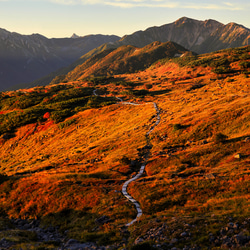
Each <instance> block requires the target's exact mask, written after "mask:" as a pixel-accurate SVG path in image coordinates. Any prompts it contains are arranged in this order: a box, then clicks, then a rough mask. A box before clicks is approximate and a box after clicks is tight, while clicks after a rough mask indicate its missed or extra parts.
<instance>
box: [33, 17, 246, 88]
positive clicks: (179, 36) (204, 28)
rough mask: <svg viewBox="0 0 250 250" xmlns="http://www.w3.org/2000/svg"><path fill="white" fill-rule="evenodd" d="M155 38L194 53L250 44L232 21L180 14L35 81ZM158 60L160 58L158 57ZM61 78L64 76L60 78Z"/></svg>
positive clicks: (105, 45)
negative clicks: (112, 50)
mask: <svg viewBox="0 0 250 250" xmlns="http://www.w3.org/2000/svg"><path fill="white" fill-rule="evenodd" d="M155 41H159V42H162V43H165V42H167V41H172V42H175V43H177V44H179V45H181V46H183V47H184V48H186V49H188V50H190V51H192V52H194V53H197V54H203V53H210V52H213V51H218V50H221V49H227V48H234V47H240V46H245V45H249V44H250V30H249V29H248V28H245V27H244V26H242V25H239V24H236V23H229V24H227V25H224V24H222V23H220V22H217V21H215V20H206V21H198V20H194V19H191V18H187V17H183V18H180V19H178V20H177V21H175V22H173V23H170V24H165V25H162V26H160V27H151V28H148V29H146V30H145V31H137V32H135V33H133V34H131V35H126V36H124V37H122V38H121V39H120V40H118V41H116V42H113V43H106V44H103V45H101V46H100V47H98V48H95V49H94V50H92V51H90V52H88V53H87V54H85V55H83V56H82V57H81V58H80V59H78V60H77V61H76V62H74V63H73V64H72V65H70V66H69V67H66V68H64V69H62V70H59V71H57V72H54V73H53V74H52V75H50V76H49V77H46V78H44V79H42V81H39V82H35V83H34V86H35V85H36V84H41V83H43V84H44V83H46V84H48V83H49V82H50V81H51V80H52V79H53V76H54V77H56V76H58V75H67V74H71V73H69V72H71V71H73V70H74V69H75V68H76V67H77V66H78V65H82V66H79V67H80V68H81V69H83V65H86V64H84V63H85V61H87V60H88V59H90V58H91V57H92V56H94V55H96V54H98V53H100V52H103V51H105V50H107V49H116V48H119V47H121V46H124V45H131V46H135V47H139V48H142V47H145V46H147V45H149V44H151V43H154V42H155ZM159 59H160V58H159ZM130 72H131V71H130ZM62 78H63V79H64V77H62Z"/></svg>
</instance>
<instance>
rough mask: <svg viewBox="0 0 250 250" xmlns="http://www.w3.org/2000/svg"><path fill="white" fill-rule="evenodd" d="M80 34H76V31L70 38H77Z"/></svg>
mask: <svg viewBox="0 0 250 250" xmlns="http://www.w3.org/2000/svg"><path fill="white" fill-rule="evenodd" d="M79 37H80V36H78V35H77V34H76V33H73V35H72V36H71V37H70V38H74V39H75V38H79Z"/></svg>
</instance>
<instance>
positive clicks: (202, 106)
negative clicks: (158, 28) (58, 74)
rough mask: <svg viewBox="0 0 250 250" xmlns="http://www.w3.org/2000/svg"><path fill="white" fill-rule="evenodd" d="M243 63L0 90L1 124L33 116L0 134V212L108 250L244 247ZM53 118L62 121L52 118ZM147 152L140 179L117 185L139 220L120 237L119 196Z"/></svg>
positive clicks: (222, 55)
mask: <svg viewBox="0 0 250 250" xmlns="http://www.w3.org/2000/svg"><path fill="white" fill-rule="evenodd" d="M249 55H250V47H249V46H248V47H243V48H237V49H229V50H223V51H218V52H214V53H211V54H204V55H200V56H195V57H194V56H192V57H182V58H174V59H169V58H168V59H164V60H160V61H158V62H156V63H154V64H153V65H151V66H150V67H149V68H147V69H146V70H143V71H138V72H136V73H132V74H120V75H113V76H112V77H104V78H103V77H93V78H91V79H88V80H81V78H80V79H76V81H75V82H70V83H68V84H66V83H65V84H63V85H55V86H54V87H53V86H50V87H46V88H37V89H35V90H33V92H32V93H17V92H8V93H7V92H6V93H2V94H1V98H2V99H1V117H3V116H4V117H5V118H7V117H8V115H11V114H12V115H13V116H14V114H18V115H19V116H20V117H21V118H22V116H21V115H24V114H26V112H29V111H30V110H31V109H32V110H33V109H34V110H42V112H41V113H39V118H40V119H39V120H37V118H35V115H34V120H32V119H31V120H29V122H26V123H25V124H24V123H22V121H23V118H22V119H21V118H16V119H20V120H17V121H19V122H17V123H18V124H19V125H18V126H13V127H10V128H11V129H10V130H8V131H10V132H11V136H10V137H9V138H7V137H4V135H5V134H3V135H2V138H1V157H0V159H1V160H0V171H1V172H0V173H1V176H0V183H1V184H0V185H1V186H0V187H1V188H0V204H1V210H0V211H1V214H2V215H3V216H5V217H6V216H8V217H14V218H18V217H21V218H39V219H41V221H42V223H44V225H53V226H54V227H55V226H57V227H58V228H59V230H60V232H61V233H63V234H65V237H66V238H67V239H69V238H74V239H77V240H78V241H82V242H87V241H92V242H96V243H97V244H99V245H113V247H114V248H119V247H122V246H124V244H125V245H126V246H127V247H131V248H134V249H136V247H137V248H139V247H143V246H147V247H150V245H156V244H158V245H159V246H161V248H163V249H170V248H172V247H176V248H180V249H183V248H184V247H185V246H188V247H198V246H199V247H201V248H207V247H211V248H214V249H216V247H217V248H218V247H221V246H223V244H225V236H227V243H228V244H229V243H230V244H231V246H234V247H243V246H244V245H245V246H246V247H247V244H249V240H248V239H249V238H248V237H249V232H250V228H249V227H250V223H249V221H248V219H247V218H249V212H250V211H249V207H250V204H249V200H250V199H249V198H250V197H249V188H250V187H249V183H250V180H249V178H250V177H249V166H250V165H249V163H250V151H249V143H250V127H249V124H250V97H249V89H250V80H249V73H250V71H249V62H250V58H249ZM219 67H223V68H225V69H227V70H223V72H218V71H216V70H215V69H218V68H219ZM53 88H55V89H57V91H56V92H55V91H53V92H52V90H53ZM94 89H96V93H97V94H98V95H99V96H98V97H96V96H93V95H92V94H93V90H94ZM33 95H34V98H32V96H33ZM26 96H27V97H29V98H27V99H26ZM115 96H116V97H122V98H123V99H124V100H125V101H133V102H136V103H138V104H140V105H136V106H135V105H124V104H122V103H120V102H119V101H118V100H117V99H116V98H115ZM12 98H13V99H12ZM19 98H20V99H19ZM17 100H19V101H20V102H17ZM152 101H154V102H156V103H157V106H158V107H159V109H160V116H161V122H160V123H159V125H158V126H157V127H156V128H155V129H154V131H153V132H152V133H151V134H150V136H148V137H146V136H145V135H146V132H147V131H149V129H150V127H152V126H153V125H154V124H155V121H156V119H157V117H156V114H155V110H154V107H153V105H152ZM53 112H58V113H59V114H60V112H62V114H61V116H59V117H60V119H59V120H57V119H56V118H55V117H56V116H55V114H54V113H53ZM63 112H65V113H63ZM67 112H69V113H67ZM34 114H36V113H34ZM9 120H11V119H2V120H1V123H2V124H3V122H4V123H6V124H7V122H8V121H9ZM56 122H58V123H56ZM2 124H1V125H2ZM10 124H12V123H10ZM2 127H3V128H5V126H2ZM10 132H9V133H10ZM4 133H6V131H4ZM148 143H150V145H152V149H151V151H150V155H149V157H148V161H147V165H146V168H145V174H144V175H143V176H142V177H141V178H140V179H139V180H137V181H136V182H132V183H131V184H130V185H129V187H128V193H129V194H131V195H132V196H133V197H134V198H135V199H136V200H137V201H138V202H139V203H140V205H141V207H142V211H143V215H142V216H141V217H140V221H139V222H138V223H136V224H134V225H133V226H131V227H129V228H128V229H127V230H125V229H124V227H123V226H124V225H125V224H126V223H127V222H129V221H130V220H131V219H133V218H134V217H135V216H136V210H135V208H134V207H133V205H131V204H130V203H129V202H128V201H127V200H126V199H125V198H124V197H123V196H122V194H121V188H122V185H123V183H124V182H125V181H126V180H128V179H130V178H131V176H133V175H135V173H137V171H138V170H139V169H140V166H141V164H142V162H144V158H143V156H144V153H143V152H144V147H145V145H147V144H148ZM104 218H105V220H104ZM229 223H231V224H229ZM236 225H238V226H236ZM159 231H160V232H159ZM234 235H237V237H241V239H242V240H239V238H237V237H236V236H235V237H236V238H237V239H238V240H236V238H235V237H234ZM223 237H224V238H223ZM243 239H244V240H243ZM116 242H118V243H117V245H115V243H116ZM135 243H137V244H139V243H140V244H142V245H141V246H140V244H139V245H137V246H134V245H135ZM23 244H24V243H23ZM237 244H238V245H237ZM24 245H25V244H24Z"/></svg>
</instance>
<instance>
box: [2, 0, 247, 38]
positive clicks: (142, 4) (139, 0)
mask: <svg viewBox="0 0 250 250" xmlns="http://www.w3.org/2000/svg"><path fill="white" fill-rule="evenodd" d="M249 13H250V1H249V0H237V1H235V0H225V1H223V0H222V1H220V0H0V28H3V29H6V30H8V31H11V32H17V33H20V34H23V35H30V34H34V33H39V34H41V35H44V36H46V37H48V38H62V37H70V36H71V35H72V34H73V33H76V34H77V35H79V36H85V35H89V34H104V35H117V36H121V37H122V36H124V35H128V34H132V33H134V32H136V31H138V30H145V29H147V28H149V27H152V26H161V25H164V24H168V23H172V22H174V21H176V20H177V19H179V18H181V17H184V16H186V17H189V18H192V19H197V20H207V19H214V20H217V21H219V22H221V23H223V24H227V23H230V22H235V23H238V24H241V25H244V26H245V27H247V28H249V29H250V16H249Z"/></svg>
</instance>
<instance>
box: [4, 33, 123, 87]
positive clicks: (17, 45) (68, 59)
mask: <svg viewBox="0 0 250 250" xmlns="http://www.w3.org/2000/svg"><path fill="white" fill-rule="evenodd" d="M118 39H119V37H118V36H105V35H89V36H85V37H78V38H77V37H75V36H73V37H72V38H61V39H60V38H59V39H48V38H46V37H44V36H42V35H39V34H33V35H28V36H26V35H20V34H18V33H11V32H8V31H6V30H4V29H0V55H1V56H0V59H1V60H0V82H1V84H0V91H1V90H4V89H7V88H10V87H11V86H13V85H15V84H20V83H29V82H31V81H34V80H36V79H38V78H41V77H42V76H44V75H47V74H49V73H51V72H53V71H55V70H58V69H59V68H61V67H65V66H68V65H69V64H71V63H73V62H74V61H75V60H76V59H78V58H79V56H81V55H83V54H85V53H87V52H88V51H90V50H92V49H94V48H95V47H98V46H100V45H101V44H103V43H107V42H114V41H116V40H118Z"/></svg>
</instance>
